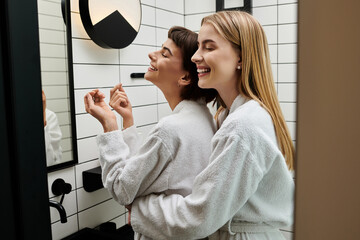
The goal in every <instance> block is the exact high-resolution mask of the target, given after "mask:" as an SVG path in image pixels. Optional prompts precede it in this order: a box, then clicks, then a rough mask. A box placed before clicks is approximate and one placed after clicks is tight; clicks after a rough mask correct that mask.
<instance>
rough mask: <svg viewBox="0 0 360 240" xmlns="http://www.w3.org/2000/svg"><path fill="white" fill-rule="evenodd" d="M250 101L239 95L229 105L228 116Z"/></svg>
mask: <svg viewBox="0 0 360 240" xmlns="http://www.w3.org/2000/svg"><path fill="white" fill-rule="evenodd" d="M249 100H250V99H249V98H247V97H245V96H242V95H241V94H239V95H238V96H237V97H236V98H235V100H234V101H233V103H232V104H231V107H230V111H229V114H231V113H233V112H234V111H235V110H236V109H237V108H239V107H240V106H241V105H243V104H244V103H246V102H247V101H249Z"/></svg>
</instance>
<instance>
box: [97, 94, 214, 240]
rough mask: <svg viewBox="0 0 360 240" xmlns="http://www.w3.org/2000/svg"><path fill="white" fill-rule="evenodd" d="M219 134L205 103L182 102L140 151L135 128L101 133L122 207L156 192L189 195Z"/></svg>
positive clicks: (110, 180) (112, 188)
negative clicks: (212, 142)
mask: <svg viewBox="0 0 360 240" xmlns="http://www.w3.org/2000/svg"><path fill="white" fill-rule="evenodd" d="M214 133H215V124H214V119H213V116H212V115H211V114H210V112H209V109H208V108H207V106H206V104H205V102H204V101H199V102H195V101H188V100H183V101H181V102H180V103H179V104H178V105H177V106H176V107H175V109H174V111H173V112H172V114H171V115H169V116H167V117H164V118H163V119H161V120H160V121H159V123H158V124H157V125H156V126H155V127H154V129H153V130H152V131H151V132H150V133H149V136H148V137H147V138H146V139H145V142H144V144H143V145H142V146H141V147H140V148H138V142H139V140H138V138H137V133H136V129H135V127H134V126H133V127H130V128H128V129H125V130H124V131H112V132H108V133H104V134H101V135H99V136H98V137H97V142H98V146H99V152H100V164H101V167H102V180H103V184H104V186H105V187H106V188H107V189H108V190H109V192H110V193H111V195H112V196H113V198H114V199H115V200H116V201H117V202H119V203H120V204H121V205H128V204H131V203H132V202H133V201H134V199H135V198H136V197H139V196H145V195H148V194H151V193H164V194H165V195H169V194H173V193H176V194H180V195H181V196H186V195H188V194H190V193H191V190H192V186H193V181H194V179H195V177H196V176H197V175H198V174H199V173H200V172H201V171H202V170H203V169H204V168H205V167H206V166H207V165H208V163H209V158H210V153H211V138H212V137H213V136H214ZM147 227H148V228H151V227H152V226H151V224H150V225H148V226H147ZM136 238H138V239H140V238H141V236H140V235H137V236H136ZM141 239H145V237H144V236H143V237H142V238H141Z"/></svg>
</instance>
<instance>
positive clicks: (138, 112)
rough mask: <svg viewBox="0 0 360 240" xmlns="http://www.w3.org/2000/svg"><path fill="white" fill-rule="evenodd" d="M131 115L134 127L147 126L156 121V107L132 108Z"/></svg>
mask: <svg viewBox="0 0 360 240" xmlns="http://www.w3.org/2000/svg"><path fill="white" fill-rule="evenodd" d="M133 115H134V123H135V126H142V125H147V124H151V123H155V122H157V121H158V119H157V106H156V105H150V106H145V107H137V108H133Z"/></svg>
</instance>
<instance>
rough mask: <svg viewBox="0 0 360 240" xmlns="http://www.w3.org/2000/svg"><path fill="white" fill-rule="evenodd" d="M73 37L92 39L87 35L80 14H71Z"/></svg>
mask: <svg viewBox="0 0 360 240" xmlns="http://www.w3.org/2000/svg"><path fill="white" fill-rule="evenodd" d="M71 35H72V37H73V38H85V39H90V37H89V35H88V34H87V33H86V30H85V28H84V25H83V24H82V21H81V17H80V14H79V13H71Z"/></svg>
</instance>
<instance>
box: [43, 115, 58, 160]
mask: <svg viewBox="0 0 360 240" xmlns="http://www.w3.org/2000/svg"><path fill="white" fill-rule="evenodd" d="M46 122H47V123H46V126H45V127H44V137H45V148H46V162H47V166H51V165H53V164H55V163H59V162H61V158H62V148H61V145H60V142H61V137H62V134H61V129H60V126H59V122H58V120H57V117H56V114H55V113H54V112H52V111H50V110H48V109H46Z"/></svg>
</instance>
